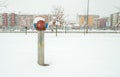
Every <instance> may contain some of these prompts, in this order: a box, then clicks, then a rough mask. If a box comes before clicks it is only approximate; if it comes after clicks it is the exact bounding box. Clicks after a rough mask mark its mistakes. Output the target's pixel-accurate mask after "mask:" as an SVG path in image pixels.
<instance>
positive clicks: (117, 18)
mask: <svg viewBox="0 0 120 77" xmlns="http://www.w3.org/2000/svg"><path fill="white" fill-rule="evenodd" d="M110 18H111V26H117V24H118V23H120V12H117V13H114V14H111V15H110Z"/></svg>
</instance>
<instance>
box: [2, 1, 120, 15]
mask: <svg viewBox="0 0 120 77" xmlns="http://www.w3.org/2000/svg"><path fill="white" fill-rule="evenodd" d="M0 1H1V0H0ZM2 1H4V0H2ZM87 1H88V0H6V3H7V4H8V5H7V9H6V11H9V12H12V11H17V12H18V11H21V12H25V13H40V14H42V13H45V14H48V13H51V11H52V8H53V7H54V6H61V7H63V8H64V11H65V14H66V15H68V16H70V17H74V16H75V15H76V14H86V8H87ZM116 7H117V8H120V0H90V7H89V8H90V11H89V13H90V14H97V15H100V16H101V17H103V16H109V15H110V14H111V13H114V12H117V11H118V9H117V8H116Z"/></svg>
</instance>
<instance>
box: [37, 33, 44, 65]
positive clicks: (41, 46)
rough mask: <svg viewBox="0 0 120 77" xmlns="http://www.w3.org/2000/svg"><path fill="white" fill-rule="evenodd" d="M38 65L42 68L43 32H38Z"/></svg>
mask: <svg viewBox="0 0 120 77" xmlns="http://www.w3.org/2000/svg"><path fill="white" fill-rule="evenodd" d="M38 64H39V65H42V66H44V31H38Z"/></svg>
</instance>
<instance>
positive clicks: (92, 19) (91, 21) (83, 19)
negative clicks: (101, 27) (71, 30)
mask: <svg viewBox="0 0 120 77" xmlns="http://www.w3.org/2000/svg"><path fill="white" fill-rule="evenodd" d="M98 19H99V15H89V16H88V24H87V15H79V25H80V26H85V25H88V26H89V27H95V26H97V25H98Z"/></svg>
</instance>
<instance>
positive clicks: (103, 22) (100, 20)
mask: <svg viewBox="0 0 120 77" xmlns="http://www.w3.org/2000/svg"><path fill="white" fill-rule="evenodd" d="M107 20H108V18H107V17H104V18H100V19H99V27H106V22H107Z"/></svg>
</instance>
